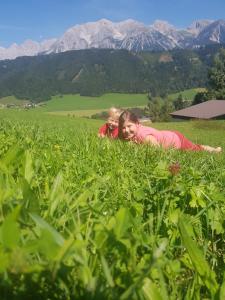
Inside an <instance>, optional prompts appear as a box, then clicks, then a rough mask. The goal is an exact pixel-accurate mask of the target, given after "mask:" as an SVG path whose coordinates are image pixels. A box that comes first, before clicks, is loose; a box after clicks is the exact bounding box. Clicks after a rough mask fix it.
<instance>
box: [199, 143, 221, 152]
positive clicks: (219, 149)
mask: <svg viewBox="0 0 225 300" xmlns="http://www.w3.org/2000/svg"><path fill="white" fill-rule="evenodd" d="M201 146H202V148H203V149H204V150H205V151H208V152H217V153H219V152H221V151H222V148H221V147H211V146H208V145H201Z"/></svg>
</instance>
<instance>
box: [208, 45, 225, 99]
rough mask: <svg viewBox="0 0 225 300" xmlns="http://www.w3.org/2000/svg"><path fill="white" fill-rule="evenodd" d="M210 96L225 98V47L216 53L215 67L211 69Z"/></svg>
mask: <svg viewBox="0 0 225 300" xmlns="http://www.w3.org/2000/svg"><path fill="white" fill-rule="evenodd" d="M209 86H210V89H209V93H208V96H209V97H210V98H211V99H212V98H216V99H225V49H224V48H222V49H220V51H219V53H218V54H216V56H215V59H214V63H213V67H212V68H211V69H210V70H209Z"/></svg>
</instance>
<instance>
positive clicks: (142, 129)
mask: <svg viewBox="0 0 225 300" xmlns="http://www.w3.org/2000/svg"><path fill="white" fill-rule="evenodd" d="M148 135H152V136H153V137H154V138H155V139H156V140H157V142H158V143H159V144H160V145H161V146H162V147H163V148H176V149H181V140H180V138H179V136H178V135H177V134H176V133H175V132H173V131H169V130H157V129H155V128H152V127H146V126H142V125H138V130H137V133H136V138H135V140H136V141H137V142H138V143H143V142H144V141H145V138H146V137H147V136H148Z"/></svg>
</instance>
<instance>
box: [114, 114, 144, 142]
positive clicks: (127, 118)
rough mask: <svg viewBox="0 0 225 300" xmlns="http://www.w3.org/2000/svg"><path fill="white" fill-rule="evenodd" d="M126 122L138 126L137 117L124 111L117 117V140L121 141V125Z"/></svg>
mask: <svg viewBox="0 0 225 300" xmlns="http://www.w3.org/2000/svg"><path fill="white" fill-rule="evenodd" d="M126 121H129V122H132V123H135V124H139V120H138V117H137V116H136V115H135V114H134V113H132V112H130V111H129V110H124V111H123V112H122V114H121V115H120V117H119V138H120V139H123V125H124V123H125V122H126Z"/></svg>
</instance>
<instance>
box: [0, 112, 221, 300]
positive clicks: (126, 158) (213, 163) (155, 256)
mask: <svg viewBox="0 0 225 300" xmlns="http://www.w3.org/2000/svg"><path fill="white" fill-rule="evenodd" d="M101 124H102V123H101V122H100V121H97V120H91V119H81V118H78V117H71V116H67V115H66V116H54V115H48V114H45V113H41V112H40V111H39V110H33V111H32V110H31V111H18V110H4V111H2V110H1V111H0V278H1V280H0V295H1V299H3V300H8V299H18V300H19V299H23V300H26V299H27V300H28V299H32V298H33V299H37V300H39V299H40V300H41V299H53V300H59V299H60V300H61V299H62V300H64V299H68V300H70V299H71V300H72V299H73V300H74V299H75V300H76V299H93V300H94V299H95V300H101V299H102V300H103V299H104V300H105V299H109V300H114V299H121V300H122V299H134V300H136V299H137V300H164V299H168V300H183V299H186V300H189V299H190V300H191V299H219V300H223V299H224V298H225V294H224V293H225V292H224V288H225V279H224V269H225V263H224V256H225V252H224V242H225V227H224V219H225V218H224V216H225V192H224V184H225V171H224V165H225V152H223V153H221V154H210V153H207V152H182V151H177V150H168V151H163V150H161V149H155V148H151V147H149V146H147V145H136V144H130V143H124V142H122V141H112V140H109V139H99V138H98V137H97V130H98V128H99V126H100V125H101ZM152 126H154V127H156V128H161V129H162V128H169V129H176V130H180V131H181V132H183V133H185V134H186V135H187V136H188V137H189V138H191V139H192V140H194V141H197V142H199V143H204V144H208V143H209V144H211V145H214V146H217V145H221V146H222V147H223V148H224V149H225V139H224V130H225V122H224V121H213V122H199V121H198V122H197V121H196V122H177V123H160V124H152Z"/></svg>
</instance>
